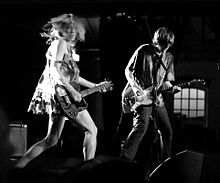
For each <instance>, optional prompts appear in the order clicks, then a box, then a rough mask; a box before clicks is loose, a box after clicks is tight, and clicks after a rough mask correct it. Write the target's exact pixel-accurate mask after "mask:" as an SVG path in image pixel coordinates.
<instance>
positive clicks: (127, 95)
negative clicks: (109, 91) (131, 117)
mask: <svg viewBox="0 0 220 183" xmlns="http://www.w3.org/2000/svg"><path fill="white" fill-rule="evenodd" d="M150 89H151V87H150V88H148V89H146V90H144V95H143V96H142V97H143V99H142V100H141V101H138V99H137V96H136V95H135V94H134V92H133V90H132V88H131V86H127V87H125V89H124V91H123V93H122V110H123V112H124V113H131V112H133V111H134V110H135V109H136V108H137V107H138V106H140V105H150V104H152V99H151V96H150V92H151V90H150Z"/></svg>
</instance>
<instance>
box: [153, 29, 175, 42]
mask: <svg viewBox="0 0 220 183" xmlns="http://www.w3.org/2000/svg"><path fill="white" fill-rule="evenodd" d="M173 38H174V34H173V32H172V31H171V30H169V29H168V28H166V27H161V28H159V29H157V30H156V31H155V33H154V37H153V40H152V41H153V44H158V45H165V46H166V45H168V44H170V45H173V44H174V39H173Z"/></svg>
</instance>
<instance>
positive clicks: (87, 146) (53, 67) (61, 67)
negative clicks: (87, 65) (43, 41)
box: [15, 14, 97, 168]
mask: <svg viewBox="0 0 220 183" xmlns="http://www.w3.org/2000/svg"><path fill="white" fill-rule="evenodd" d="M43 28H44V29H43V30H44V31H45V32H44V33H42V34H41V35H42V36H44V37H47V38H48V40H47V43H49V44H50V46H49V48H48V50H47V53H46V58H47V63H46V66H45V69H44V71H43V74H42V76H41V78H40V80H39V82H38V85H37V87H36V90H35V93H34V95H33V98H32V100H31V102H30V106H29V108H28V111H32V112H33V113H34V114H45V113H46V114H48V115H49V123H48V133H47V135H46V137H45V138H44V139H43V140H41V141H39V142H37V143H36V144H34V145H33V146H32V147H30V149H29V150H28V151H27V152H26V153H25V154H24V156H23V157H22V158H21V159H19V161H18V162H17V164H16V165H15V167H18V168H23V167H25V166H26V165H27V164H28V163H29V162H30V161H31V160H32V159H33V158H35V157H36V156H38V155H40V154H41V153H42V152H43V151H45V150H46V149H48V148H50V147H52V146H53V145H55V144H56V143H57V141H58V139H59V137H60V135H61V132H62V130H63V127H64V123H65V120H66V119H67V117H68V115H66V114H65V113H64V110H62V107H61V105H60V103H59V102H58V100H57V97H56V96H58V95H59V96H61V97H62V96H65V95H67V93H68V94H70V96H71V97H72V98H73V99H74V101H75V102H76V103H80V102H81V101H82V96H81V94H80V92H79V91H80V85H82V86H84V87H88V88H93V87H95V86H97V85H96V84H95V83H93V82H90V81H87V80H86V79H84V78H82V77H81V76H80V72H79V68H78V66H77V63H76V62H77V61H79V55H78V54H76V47H75V46H76V43H77V42H78V41H84V40H85V28H84V25H83V24H82V22H81V21H80V20H79V18H77V17H76V16H74V15H72V14H63V15H60V16H58V17H56V18H51V20H50V21H49V22H48V23H47V24H46V25H44V27H43ZM57 86H60V87H57ZM85 104H86V103H85ZM69 119H70V120H69V121H71V122H72V123H73V124H74V125H76V126H78V127H79V128H80V129H81V130H83V132H84V133H85V137H84V141H83V154H84V160H85V161H87V160H90V159H92V158H94V156H95V152H96V145H97V127H96V125H95V123H94V122H93V120H92V118H91V116H90V114H89V113H88V111H87V109H86V106H85V107H82V108H79V111H77V113H74V117H72V118H69Z"/></svg>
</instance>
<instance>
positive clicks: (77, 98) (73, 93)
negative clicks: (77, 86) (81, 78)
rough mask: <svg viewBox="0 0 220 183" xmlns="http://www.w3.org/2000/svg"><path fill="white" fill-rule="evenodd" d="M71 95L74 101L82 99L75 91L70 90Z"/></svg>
mask: <svg viewBox="0 0 220 183" xmlns="http://www.w3.org/2000/svg"><path fill="white" fill-rule="evenodd" d="M71 95H72V97H73V99H74V100H75V101H76V102H80V101H81V100H82V96H81V94H80V93H79V92H77V91H72V92H71Z"/></svg>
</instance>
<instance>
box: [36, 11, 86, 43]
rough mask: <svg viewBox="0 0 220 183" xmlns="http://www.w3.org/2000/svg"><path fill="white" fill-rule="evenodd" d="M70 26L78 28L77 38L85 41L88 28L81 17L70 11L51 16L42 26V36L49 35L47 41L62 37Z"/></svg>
mask: <svg viewBox="0 0 220 183" xmlns="http://www.w3.org/2000/svg"><path fill="white" fill-rule="evenodd" d="M68 26H72V27H73V28H74V29H75V30H76V40H74V41H82V42H83V41H85V33H86V29H85V26H84V24H83V23H82V21H81V20H80V18H79V17H77V16H75V15H73V14H71V13H69V14H62V15H59V16H57V17H54V18H51V19H50V21H48V22H47V23H46V24H45V25H43V26H42V29H43V31H44V32H42V33H40V35H41V36H42V37H48V40H47V43H51V41H53V40H55V39H58V38H59V37H62V33H63V32H65V30H66V28H67V27H68Z"/></svg>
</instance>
